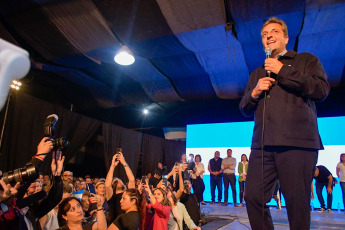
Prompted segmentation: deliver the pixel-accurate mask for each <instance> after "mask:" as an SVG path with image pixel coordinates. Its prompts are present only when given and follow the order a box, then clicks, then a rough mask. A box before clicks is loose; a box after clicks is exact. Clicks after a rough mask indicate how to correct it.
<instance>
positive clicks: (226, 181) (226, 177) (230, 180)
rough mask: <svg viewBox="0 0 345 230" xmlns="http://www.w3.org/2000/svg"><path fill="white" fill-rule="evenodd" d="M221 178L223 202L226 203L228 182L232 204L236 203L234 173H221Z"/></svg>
mask: <svg viewBox="0 0 345 230" xmlns="http://www.w3.org/2000/svg"><path fill="white" fill-rule="evenodd" d="M223 180H224V203H225V204H227V203H228V196H229V183H230V186H231V191H232V199H233V200H234V205H237V198H236V177H235V173H230V174H226V173H223Z"/></svg>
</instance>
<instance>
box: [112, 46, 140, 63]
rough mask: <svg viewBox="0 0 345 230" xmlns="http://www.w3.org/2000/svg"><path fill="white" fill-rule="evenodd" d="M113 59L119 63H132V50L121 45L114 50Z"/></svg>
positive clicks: (133, 59)
mask: <svg viewBox="0 0 345 230" xmlns="http://www.w3.org/2000/svg"><path fill="white" fill-rule="evenodd" d="M114 60H115V62H116V63H117V64H119V65H132V64H133V63H134V61H135V58H134V55H133V52H132V51H131V50H130V49H129V48H128V47H127V46H122V47H121V48H120V49H119V50H118V51H117V52H116V54H115V57H114Z"/></svg>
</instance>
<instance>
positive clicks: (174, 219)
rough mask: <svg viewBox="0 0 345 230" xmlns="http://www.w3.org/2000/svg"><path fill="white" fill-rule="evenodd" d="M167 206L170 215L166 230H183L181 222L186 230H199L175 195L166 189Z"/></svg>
mask: <svg viewBox="0 0 345 230" xmlns="http://www.w3.org/2000/svg"><path fill="white" fill-rule="evenodd" d="M166 193H167V199H168V204H169V206H170V208H171V213H170V217H169V222H168V230H183V222H184V223H185V224H186V226H187V228H188V229H193V230H200V229H201V228H200V227H197V226H196V225H195V223H194V222H193V220H192V219H191V218H190V216H189V214H188V212H187V209H186V207H185V206H184V204H182V203H181V202H179V201H177V199H176V197H175V194H174V193H173V192H172V191H171V190H170V189H169V188H166Z"/></svg>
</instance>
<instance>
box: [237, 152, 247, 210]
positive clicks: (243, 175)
mask: <svg viewBox="0 0 345 230" xmlns="http://www.w3.org/2000/svg"><path fill="white" fill-rule="evenodd" d="M248 163H249V161H248V158H247V155H246V154H242V155H241V162H239V163H238V168H237V170H238V175H239V176H238V183H239V184H240V204H239V205H238V206H239V207H242V206H243V194H244V187H245V183H246V179H247V171H248Z"/></svg>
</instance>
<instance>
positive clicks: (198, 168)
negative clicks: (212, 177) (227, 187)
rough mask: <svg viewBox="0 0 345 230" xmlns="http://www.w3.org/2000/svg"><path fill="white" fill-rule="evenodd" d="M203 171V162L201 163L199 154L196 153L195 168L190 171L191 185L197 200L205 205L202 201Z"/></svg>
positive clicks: (203, 189)
mask: <svg viewBox="0 0 345 230" xmlns="http://www.w3.org/2000/svg"><path fill="white" fill-rule="evenodd" d="M204 172H205V167H204V164H203V163H201V156H200V155H199V154H198V155H196V156H195V168H194V169H193V173H192V187H193V191H194V194H195V195H196V197H197V198H198V202H199V203H200V202H201V204H202V205H206V203H205V202H204V197H203V194H204V191H205V184H204V181H203V174H204Z"/></svg>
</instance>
